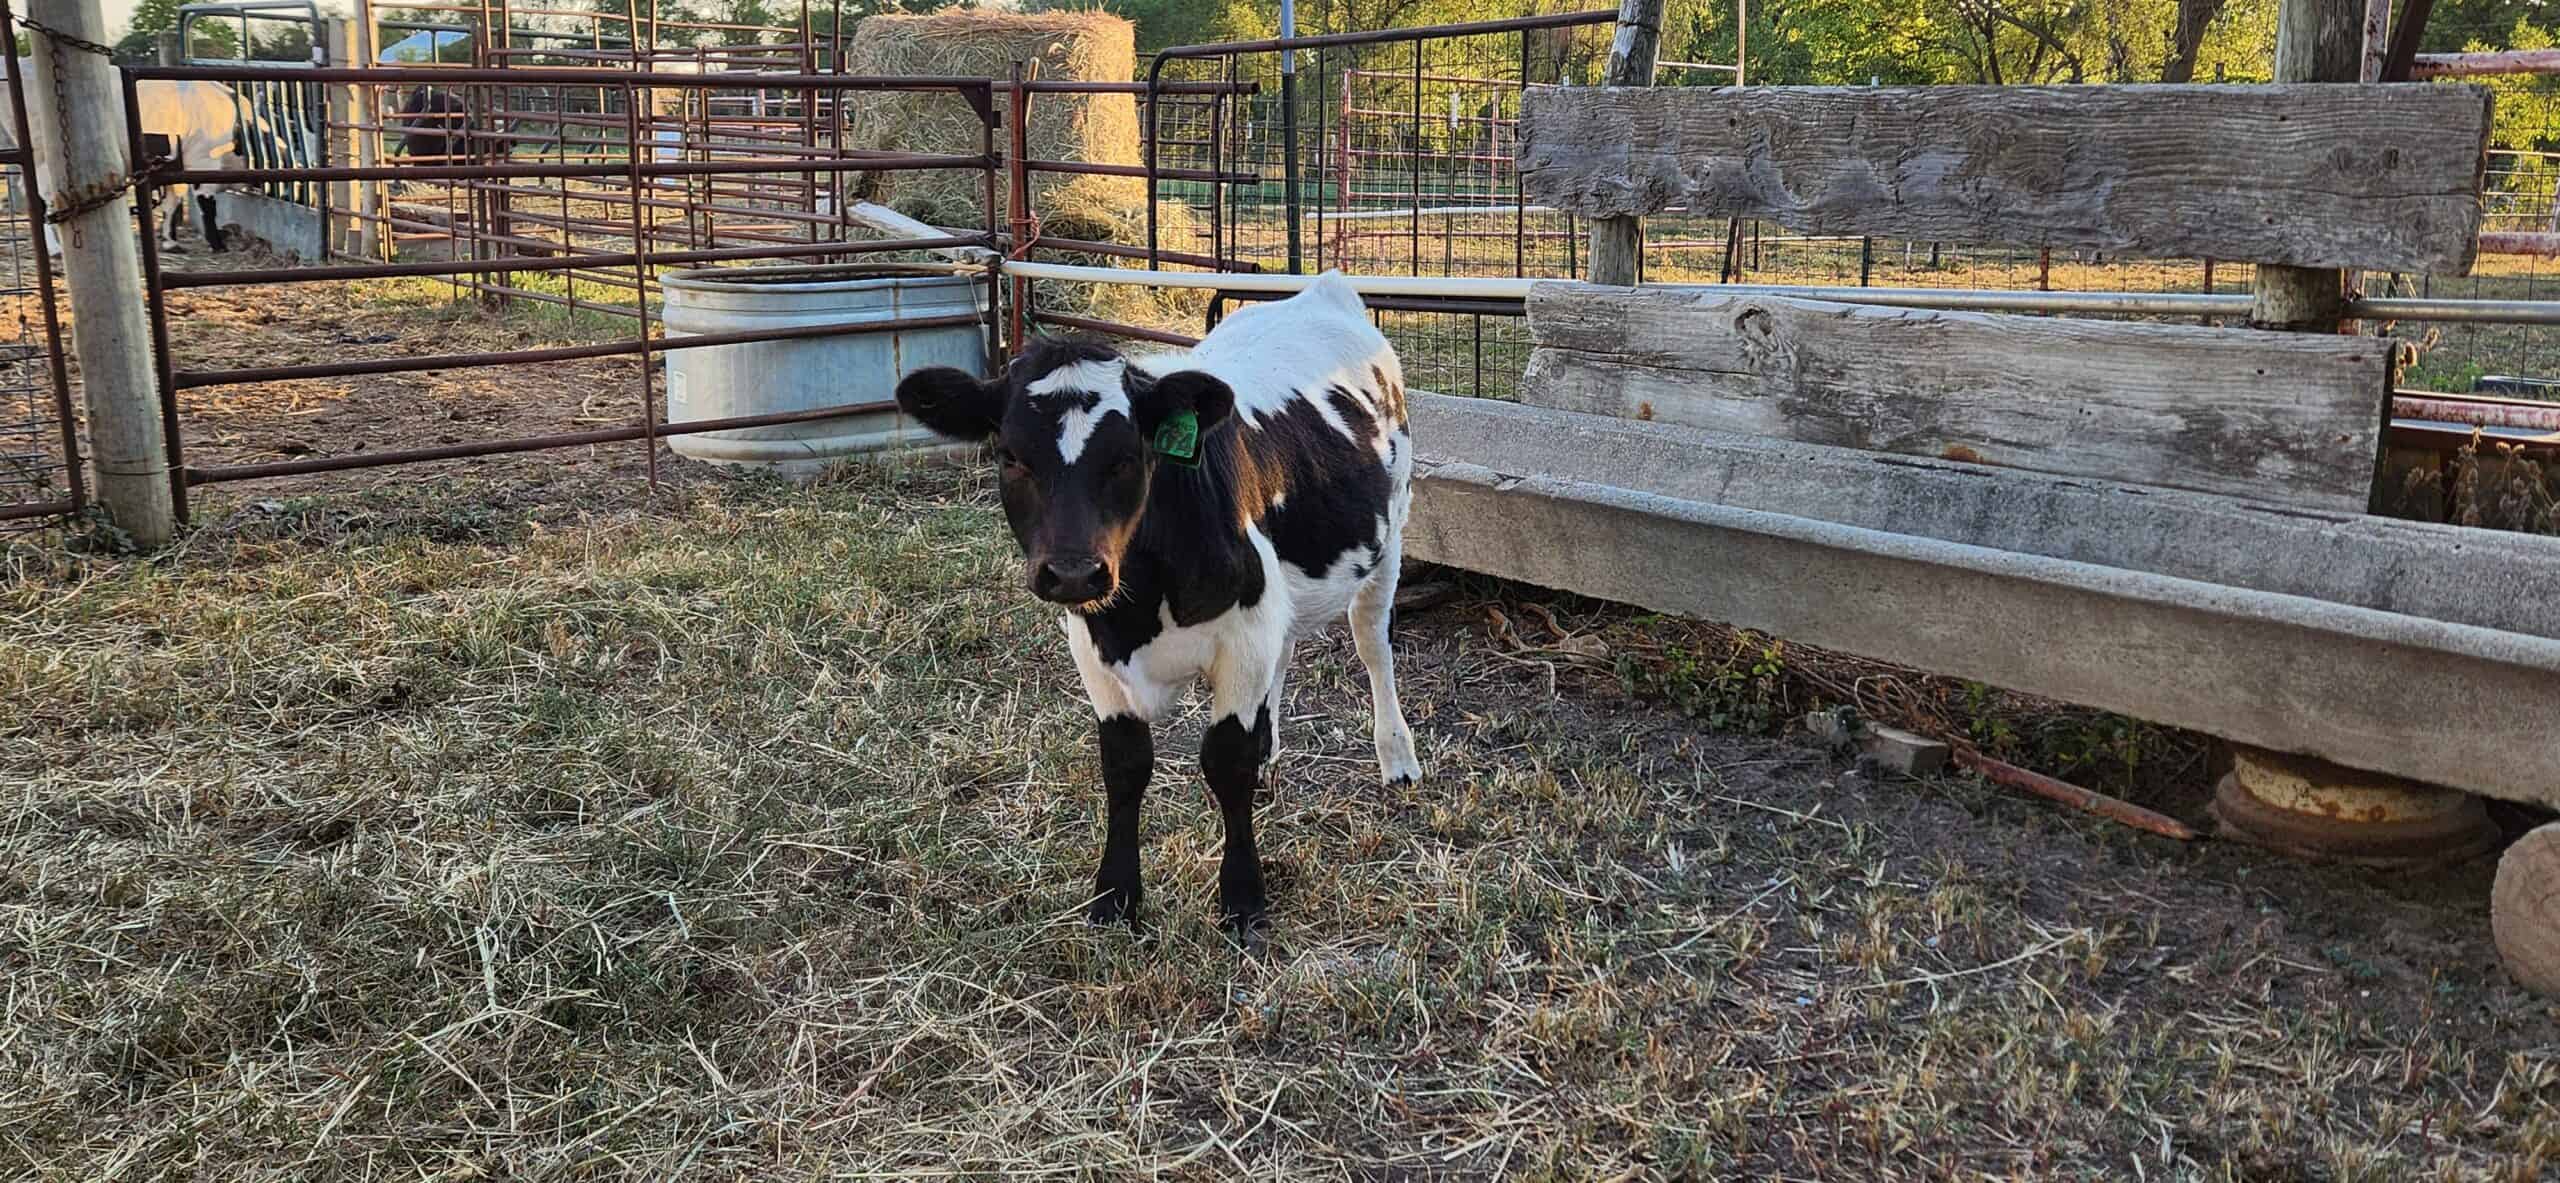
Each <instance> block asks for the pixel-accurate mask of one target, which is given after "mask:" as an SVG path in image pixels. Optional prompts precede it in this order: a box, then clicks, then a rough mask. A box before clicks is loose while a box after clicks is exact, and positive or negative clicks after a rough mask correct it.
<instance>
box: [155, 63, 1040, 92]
mask: <svg viewBox="0 0 2560 1183" xmlns="http://www.w3.org/2000/svg"><path fill="white" fill-rule="evenodd" d="M125 73H127V74H130V75H132V76H133V77H134V78H135V79H137V80H140V81H145V82H148V81H162V82H244V81H245V82H256V81H260V80H268V81H272V80H273V79H275V78H276V76H277V75H276V72H275V71H274V70H273V69H272V68H259V67H255V66H128V67H126V68H125ZM293 80H294V81H296V82H322V83H328V82H346V83H354V82H362V83H373V84H376V85H383V86H393V85H398V86H406V85H411V84H414V83H421V82H423V83H428V84H431V85H436V86H457V87H458V86H465V85H470V84H473V83H502V84H506V85H511V86H525V85H548V84H553V83H559V84H564V85H571V86H602V87H606V88H610V89H615V90H619V89H621V88H622V87H624V86H625V85H629V84H631V82H632V80H633V74H632V72H631V71H629V70H607V69H601V68H595V69H585V68H578V67H571V66H553V67H530V66H508V67H504V68H491V67H487V66H437V67H421V66H368V67H347V66H333V67H319V68H314V69H307V70H306V69H296V70H295V71H294V72H293ZM648 85H650V86H654V87H671V88H675V89H679V90H819V91H834V90H880V91H907V92H912V91H946V90H947V91H952V92H954V93H959V92H968V91H976V92H979V93H990V92H992V91H993V89H994V87H995V85H996V83H995V80H994V79H992V78H971V77H966V76H961V75H930V74H917V75H894V74H745V73H725V74H658V73H651V74H650V75H649V76H648Z"/></svg>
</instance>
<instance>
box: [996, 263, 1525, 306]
mask: <svg viewBox="0 0 2560 1183" xmlns="http://www.w3.org/2000/svg"><path fill="white" fill-rule="evenodd" d="M1004 273H1005V274H1007V275H1019V276H1021V277H1023V278H1025V279H1063V280H1067V281H1069V282H1074V283H1125V284H1136V285H1139V286H1141V287H1152V288H1217V289H1220V290H1222V291H1230V292H1300V291H1305V290H1306V288H1307V285H1309V284H1312V283H1314V282H1315V281H1316V277H1315V276H1312V275H1279V274H1272V275H1238V274H1232V273H1225V272H1216V271H1141V270H1136V269H1134V268H1123V267H1074V266H1069V265H1067V264H1065V263H1026V262H1019V261H1013V260H1008V261H1006V262H1005V264H1004ZM1348 278H1349V279H1350V280H1351V286H1352V288H1353V290H1355V291H1358V292H1359V293H1361V294H1362V295H1367V296H1471V297H1475V298H1477V299H1519V298H1521V297H1525V296H1527V295H1528V294H1529V288H1530V285H1532V284H1535V283H1537V282H1538V281H1537V280H1534V279H1500V278H1463V279H1462V278H1454V277H1450V276H1434V275H1354V276H1350V277H1348Z"/></svg>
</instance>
